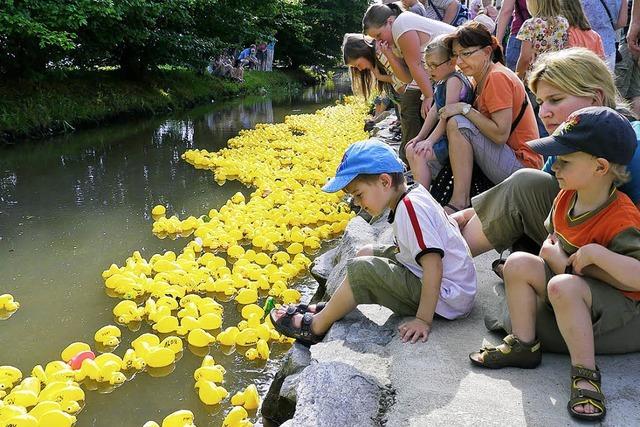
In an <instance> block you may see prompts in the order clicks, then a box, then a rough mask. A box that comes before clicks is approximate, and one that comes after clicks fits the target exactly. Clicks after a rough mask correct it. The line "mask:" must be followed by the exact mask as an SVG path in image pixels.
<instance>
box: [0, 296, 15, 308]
mask: <svg viewBox="0 0 640 427" xmlns="http://www.w3.org/2000/svg"><path fill="white" fill-rule="evenodd" d="M19 308H20V303H19V302H18V301H16V300H14V299H13V295H11V294H3V295H0V310H2V309H4V310H7V311H16V310H17V309H19Z"/></svg>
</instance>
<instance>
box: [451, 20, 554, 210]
mask: <svg viewBox="0 0 640 427" xmlns="http://www.w3.org/2000/svg"><path fill="white" fill-rule="evenodd" d="M447 42H448V46H449V48H450V49H451V50H452V52H453V55H454V56H455V57H456V58H457V61H458V62H457V65H458V67H459V68H460V70H461V71H462V73H464V74H465V75H467V76H469V77H473V79H474V81H475V82H476V99H475V101H474V103H473V105H472V104H468V103H464V102H457V103H453V104H448V105H445V106H444V107H443V108H442V109H441V110H440V117H441V118H442V119H444V120H446V121H447V139H448V141H449V161H450V163H451V169H452V171H453V177H454V185H453V194H452V196H451V199H450V201H449V203H448V204H447V205H446V207H445V210H447V211H448V212H449V213H453V212H456V211H458V210H461V209H464V208H466V207H468V206H469V205H470V194H471V176H472V171H473V164H474V162H475V163H476V164H477V165H478V166H479V167H480V169H482V172H483V173H484V174H485V175H486V177H487V178H489V180H490V181H491V182H493V183H494V184H498V183H500V182H502V181H504V180H505V179H507V178H508V177H509V176H510V175H511V174H513V173H514V172H515V171H517V170H518V169H522V168H537V169H539V168H540V167H541V166H542V157H541V156H540V155H539V154H537V153H535V152H533V150H531V148H530V147H529V146H528V145H527V141H530V140H532V139H536V138H538V136H539V133H538V127H537V125H536V118H535V115H534V112H533V108H532V107H531V104H530V103H529V102H528V97H527V94H526V92H525V88H524V85H523V84H522V82H521V81H520V80H519V79H518V77H517V76H516V75H515V74H514V73H513V71H511V70H509V69H508V68H507V67H505V66H504V65H503V64H504V58H503V56H502V48H501V47H500V46H499V45H498V41H497V40H496V38H495V37H493V36H491V34H490V33H489V31H487V29H486V28H485V27H484V26H482V25H481V24H479V23H477V22H475V21H471V22H467V23H466V24H464V25H463V26H461V27H458V29H457V31H456V32H455V33H453V34H451V35H450V36H448V37H447Z"/></svg>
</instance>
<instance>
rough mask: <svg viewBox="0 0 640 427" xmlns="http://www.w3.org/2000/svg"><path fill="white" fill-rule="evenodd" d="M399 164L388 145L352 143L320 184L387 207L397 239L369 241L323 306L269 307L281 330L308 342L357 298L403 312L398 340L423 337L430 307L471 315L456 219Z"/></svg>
mask: <svg viewBox="0 0 640 427" xmlns="http://www.w3.org/2000/svg"><path fill="white" fill-rule="evenodd" d="M403 172H404V165H403V163H402V162H401V161H400V159H399V158H398V157H397V155H396V154H395V152H394V151H393V149H391V148H390V147H389V146H388V145H386V144H384V143H382V142H381V141H378V140H375V139H371V140H367V141H362V142H357V143H355V144H352V145H351V146H350V147H349V148H348V149H347V150H346V152H345V154H344V156H343V158H342V161H341V162H340V165H339V166H338V170H337V171H336V176H335V178H333V179H331V180H330V181H329V182H328V183H327V184H326V185H325V186H324V187H323V188H322V189H323V190H324V191H326V192H329V193H333V192H336V191H339V190H344V191H346V192H347V193H350V194H351V195H352V196H353V200H354V201H355V203H356V204H357V205H359V206H360V207H361V208H363V209H364V210H366V211H367V212H368V213H369V214H371V215H372V216H378V215H380V214H382V213H383V212H384V210H385V209H386V208H389V209H390V210H391V213H390V214H389V218H388V221H389V222H390V223H391V224H392V227H393V232H394V235H395V237H396V245H393V246H385V247H372V246H367V247H365V248H362V249H361V250H359V251H358V254H357V256H356V258H354V259H352V260H351V261H350V262H349V264H348V266H347V277H346V278H345V279H344V281H343V282H342V284H341V285H340V286H339V287H338V289H337V290H336V292H335V293H334V294H333V296H332V297H331V299H330V300H329V301H328V302H327V303H326V304H325V305H322V306H321V305H317V306H316V307H315V308H313V311H314V312H311V311H312V310H310V307H307V306H306V305H302V304H301V305H298V306H289V307H281V308H279V309H274V310H272V311H271V321H272V323H273V324H274V327H275V328H276V329H277V330H278V331H279V332H281V333H283V334H284V335H287V336H289V337H293V338H296V339H299V340H302V341H303V342H306V343H309V344H314V343H317V342H319V341H321V340H322V338H323V336H324V334H325V333H326V332H327V330H329V328H330V327H331V325H332V324H333V323H334V322H335V321H337V320H339V319H341V318H342V317H344V316H345V315H346V314H348V313H349V312H351V311H352V310H354V309H355V308H356V306H357V305H358V304H380V305H384V306H386V307H388V308H389V309H391V310H392V311H394V312H395V313H397V314H399V315H401V316H412V317H413V319H411V320H409V321H407V322H404V323H402V324H401V325H400V327H399V332H400V335H401V338H402V340H403V341H404V342H408V341H410V342H412V343H415V342H417V341H418V340H421V341H423V342H424V341H426V340H427V338H428V336H429V332H430V330H431V327H432V322H433V317H434V313H436V314H438V315H440V316H442V317H444V318H447V319H456V318H458V317H463V316H466V315H468V314H469V312H470V311H471V308H472V306H473V301H474V298H475V294H476V271H475V267H474V265H473V261H472V259H471V255H470V252H469V249H468V247H467V244H466V242H465V241H464V239H463V238H462V235H461V234H460V231H459V230H458V226H457V225H456V223H455V221H453V220H451V219H449V217H448V216H447V214H446V213H445V212H444V210H443V209H442V207H441V206H440V205H439V204H438V203H437V202H436V201H435V200H434V199H433V197H431V195H430V194H429V192H428V191H427V190H426V189H425V188H424V187H422V186H420V185H414V186H412V187H409V188H407V185H406V183H405V180H404V175H403Z"/></svg>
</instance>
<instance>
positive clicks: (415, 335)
mask: <svg viewBox="0 0 640 427" xmlns="http://www.w3.org/2000/svg"><path fill="white" fill-rule="evenodd" d="M398 331H399V332H400V338H402V342H409V341H411V344H414V343H416V342H418V340H421V341H422V342H426V341H427V338H429V332H430V331H431V325H429V324H428V323H427V322H425V321H424V320H420V319H417V318H416V319H413V320H410V321H408V322H405V323H403V324H401V325H400V326H399V327H398Z"/></svg>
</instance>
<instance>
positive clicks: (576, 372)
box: [567, 365, 607, 421]
mask: <svg viewBox="0 0 640 427" xmlns="http://www.w3.org/2000/svg"><path fill="white" fill-rule="evenodd" d="M582 380H585V381H587V382H588V383H589V384H591V385H592V386H593V387H594V388H595V391H594V390H589V389H584V388H580V387H578V382H579V381H582ZM585 404H590V405H592V406H594V407H595V408H598V409H599V410H600V412H595V413H593V414H586V413H584V412H577V411H576V410H575V409H574V408H575V406H576V405H585ZM567 410H568V411H569V414H571V416H572V417H574V418H578V419H581V420H589V421H599V420H601V419H603V418H604V416H605V415H606V413H607V408H606V407H605V398H604V395H603V394H602V382H601V377H600V370H599V369H598V367H597V366H596V369H595V370H592V369H587V368H585V367H584V366H581V365H578V366H572V367H571V398H570V399H569V402H568V403H567Z"/></svg>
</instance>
